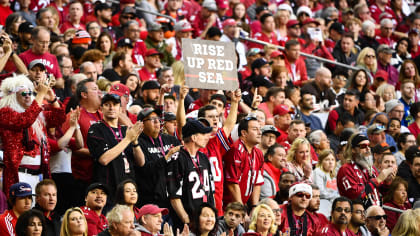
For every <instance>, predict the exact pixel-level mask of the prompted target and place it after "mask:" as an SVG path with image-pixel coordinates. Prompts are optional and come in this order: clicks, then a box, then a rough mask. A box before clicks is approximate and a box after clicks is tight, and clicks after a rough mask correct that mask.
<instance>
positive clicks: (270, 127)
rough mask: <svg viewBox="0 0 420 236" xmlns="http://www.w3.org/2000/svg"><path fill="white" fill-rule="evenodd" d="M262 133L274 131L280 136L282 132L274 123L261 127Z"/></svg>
mask: <svg viewBox="0 0 420 236" xmlns="http://www.w3.org/2000/svg"><path fill="white" fill-rule="evenodd" d="M261 133H262V134H263V135H264V134H266V133H272V134H274V135H276V137H279V136H280V132H279V131H278V130H277V128H276V127H275V126H274V125H264V126H263V127H262V128H261Z"/></svg>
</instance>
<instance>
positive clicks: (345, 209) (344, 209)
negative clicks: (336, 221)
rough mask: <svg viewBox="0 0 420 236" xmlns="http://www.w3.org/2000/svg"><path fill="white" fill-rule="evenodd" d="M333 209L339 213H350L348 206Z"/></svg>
mask: <svg viewBox="0 0 420 236" xmlns="http://www.w3.org/2000/svg"><path fill="white" fill-rule="evenodd" d="M334 211H336V212H339V213H341V212H345V213H350V212H351V209H350V208H341V207H337V208H335V209H334Z"/></svg>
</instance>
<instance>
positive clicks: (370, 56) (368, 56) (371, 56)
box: [366, 55, 376, 58]
mask: <svg viewBox="0 0 420 236" xmlns="http://www.w3.org/2000/svg"><path fill="white" fill-rule="evenodd" d="M366 57H367V58H375V57H376V56H375V55H366Z"/></svg>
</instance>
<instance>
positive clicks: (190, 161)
mask: <svg viewBox="0 0 420 236" xmlns="http://www.w3.org/2000/svg"><path fill="white" fill-rule="evenodd" d="M197 159H198V160H197ZM211 173H212V172H211V166H210V162H209V160H208V158H207V156H206V155H205V154H204V153H202V152H197V155H196V156H195V157H191V156H190V154H189V153H188V152H187V151H186V150H185V149H183V148H182V149H181V150H180V151H179V152H176V153H174V154H173V155H172V156H171V159H169V162H168V177H167V179H168V193H169V198H172V199H173V198H181V201H182V204H183V206H184V209H185V211H186V212H187V214H188V215H189V216H190V219H191V216H192V213H193V212H194V209H197V208H198V207H199V206H200V205H201V204H202V203H203V202H207V203H209V204H210V205H214V198H213V193H214V182H213V176H212V174H211Z"/></svg>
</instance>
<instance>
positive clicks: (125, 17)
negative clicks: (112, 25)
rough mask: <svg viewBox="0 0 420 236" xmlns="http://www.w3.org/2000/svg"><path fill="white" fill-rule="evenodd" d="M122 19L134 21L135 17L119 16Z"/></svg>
mask: <svg viewBox="0 0 420 236" xmlns="http://www.w3.org/2000/svg"><path fill="white" fill-rule="evenodd" d="M121 17H122V18H124V19H135V18H136V17H134V16H127V15H124V16H121Z"/></svg>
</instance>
